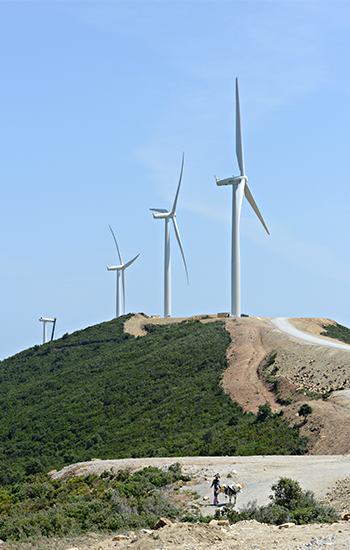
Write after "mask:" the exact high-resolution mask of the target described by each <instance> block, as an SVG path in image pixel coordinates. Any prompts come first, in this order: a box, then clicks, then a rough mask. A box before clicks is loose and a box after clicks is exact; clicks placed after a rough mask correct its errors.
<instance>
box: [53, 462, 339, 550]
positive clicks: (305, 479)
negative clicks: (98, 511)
mask: <svg viewBox="0 0 350 550" xmlns="http://www.w3.org/2000/svg"><path fill="white" fill-rule="evenodd" d="M175 462H179V463H180V464H182V470H183V472H184V473H187V474H189V475H190V476H191V477H192V480H193V481H192V482H191V486H190V487H184V489H190V490H191V491H195V492H196V493H198V494H199V495H200V498H197V499H194V501H193V502H194V503H196V504H197V505H198V506H200V509H201V512H202V514H203V515H205V514H208V515H213V514H214V512H215V508H214V506H212V505H211V499H212V490H211V489H210V484H211V481H212V478H213V477H214V475H215V474H216V473H217V472H218V473H220V476H221V482H222V483H232V481H240V482H242V483H243V485H244V490H243V491H242V493H241V494H240V495H239V497H238V499H237V506H236V509H237V510H240V509H241V508H242V507H243V506H245V505H246V504H248V502H252V501H254V500H255V501H257V504H258V505H259V506H261V505H264V504H267V503H268V502H269V498H268V497H269V495H270V494H271V485H272V484H273V483H274V482H276V481H277V480H278V479H279V478H280V477H290V478H292V479H295V480H297V481H299V483H300V485H301V487H302V488H303V489H304V490H307V489H309V490H311V491H313V492H314V493H315V495H316V496H317V497H324V496H325V495H326V493H327V492H328V490H329V489H330V488H331V487H332V486H333V485H334V483H335V482H336V481H337V480H338V479H342V478H345V477H347V476H349V475H350V455H324V456H314V455H304V456H248V457H237V456H233V457H225V456H218V457H178V458H157V457H155V458H130V459H120V460H94V461H91V462H80V463H77V464H73V465H71V466H66V467H65V468H63V469H62V470H60V471H59V472H57V473H54V474H53V475H52V477H53V478H54V479H57V478H65V477H70V476H72V475H88V474H89V473H96V474H101V473H102V472H104V471H112V472H114V473H116V472H118V470H124V469H129V470H130V471H132V472H133V471H136V470H138V469H141V468H145V467H147V466H156V467H158V468H163V467H167V466H169V465H170V464H174V463H175ZM234 472H237V473H234ZM203 497H210V501H206V500H203ZM223 503H225V499H224V497H223V496H221V504H223ZM349 507H350V503H349ZM349 511H350V510H349ZM349 550H350V547H349Z"/></svg>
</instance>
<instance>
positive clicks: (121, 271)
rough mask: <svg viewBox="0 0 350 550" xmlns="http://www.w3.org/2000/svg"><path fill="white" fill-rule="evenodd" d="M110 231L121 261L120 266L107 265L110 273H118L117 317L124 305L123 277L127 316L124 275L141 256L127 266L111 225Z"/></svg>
mask: <svg viewBox="0 0 350 550" xmlns="http://www.w3.org/2000/svg"><path fill="white" fill-rule="evenodd" d="M108 227H109V229H110V230H111V233H112V235H113V239H114V242H115V246H116V247H117V251H118V256H119V261H120V265H115V266H111V267H109V266H108V265H107V269H108V271H116V272H117V299H116V302H117V305H116V317H120V316H121V314H122V313H121V310H122V304H121V289H120V278H121V277H122V286H123V312H124V314H125V274H124V271H125V270H126V268H127V267H129V265H131V264H132V263H133V262H134V261H135V260H136V259H137V258H138V257H139V256H140V254H138V255H137V256H135V258H133V259H132V260H130V262H127V263H126V264H124V263H123V260H122V257H121V254H120V250H119V246H118V243H117V239H116V238H115V235H114V233H113V229H112V228H111V226H110V225H109V226H108Z"/></svg>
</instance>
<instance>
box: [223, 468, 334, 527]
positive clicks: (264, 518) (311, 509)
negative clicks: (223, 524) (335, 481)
mask: <svg viewBox="0 0 350 550" xmlns="http://www.w3.org/2000/svg"><path fill="white" fill-rule="evenodd" d="M271 489H272V492H273V494H272V495H271V496H270V497H269V498H270V500H271V503H270V504H268V505H267V506H260V507H258V506H257V505H256V503H249V504H248V506H246V508H245V509H244V510H242V511H241V512H236V511H235V510H232V509H231V510H230V509H229V508H228V507H226V508H225V510H224V511H223V513H222V515H223V516H224V517H227V518H228V519H229V520H230V521H231V522H233V523H236V522H237V521H242V520H247V519H255V520H256V521H259V522H261V523H271V524H273V525H281V524H282V523H288V522H293V523H296V524H297V525H304V524H306V523H333V522H334V521H337V520H339V519H340V517H339V515H338V513H337V512H336V511H335V510H334V509H333V508H331V507H330V506H326V505H325V504H322V503H320V502H319V501H318V500H317V499H316V498H315V496H314V494H313V493H312V491H303V490H302V488H301V486H300V484H299V483H298V481H295V480H293V479H290V478H287V477H281V478H280V479H279V481H278V482H277V483H275V484H274V485H272V487H271Z"/></svg>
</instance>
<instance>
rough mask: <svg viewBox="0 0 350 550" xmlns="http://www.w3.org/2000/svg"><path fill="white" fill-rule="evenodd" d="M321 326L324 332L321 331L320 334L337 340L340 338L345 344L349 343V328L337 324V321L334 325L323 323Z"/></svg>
mask: <svg viewBox="0 0 350 550" xmlns="http://www.w3.org/2000/svg"><path fill="white" fill-rule="evenodd" d="M323 328H324V329H325V330H324V332H321V335H322V336H328V337H329V338H336V339H337V340H341V341H342V342H345V343H346V344H350V329H349V328H347V327H344V326H343V325H339V324H338V323H336V324H335V325H323Z"/></svg>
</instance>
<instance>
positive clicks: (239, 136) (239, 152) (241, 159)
mask: <svg viewBox="0 0 350 550" xmlns="http://www.w3.org/2000/svg"><path fill="white" fill-rule="evenodd" d="M236 155H237V160H238V166H239V169H240V171H241V176H245V172H244V156H243V140H242V126H241V110H240V106H239V92H238V78H236Z"/></svg>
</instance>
